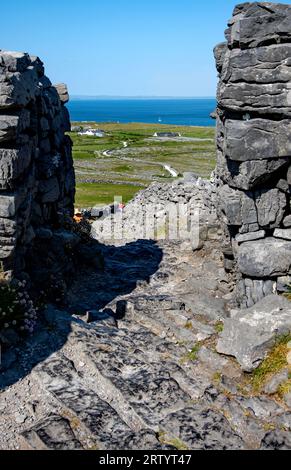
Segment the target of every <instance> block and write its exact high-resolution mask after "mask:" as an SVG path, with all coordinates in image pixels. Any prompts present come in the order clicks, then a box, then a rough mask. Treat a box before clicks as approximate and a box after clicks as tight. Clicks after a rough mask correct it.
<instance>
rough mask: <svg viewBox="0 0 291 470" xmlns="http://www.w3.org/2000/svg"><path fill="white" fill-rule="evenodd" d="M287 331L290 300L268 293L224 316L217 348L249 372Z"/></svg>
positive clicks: (289, 316) (290, 324)
mask: <svg viewBox="0 0 291 470" xmlns="http://www.w3.org/2000/svg"><path fill="white" fill-rule="evenodd" d="M290 332H291V304H290V302H289V301H288V300H287V299H285V298H283V297H278V296H268V297H265V298H264V299H263V300H261V301H260V302H258V303H257V304H256V305H254V306H253V307H251V308H250V309H247V310H241V311H239V312H237V314H236V315H235V316H233V317H232V318H230V319H226V320H225V322H224V330H223V332H222V334H221V336H220V339H219V341H218V343H217V351H218V352H219V353H222V354H227V355H230V356H234V357H236V359H237V360H238V362H239V363H240V365H241V366H242V368H243V370H244V371H246V372H251V371H252V370H254V369H256V368H257V367H258V365H259V364H260V363H261V362H262V361H263V359H264V358H265V357H266V354H267V353H268V351H269V350H270V348H271V347H272V346H273V345H274V344H275V341H276V338H278V337H280V336H282V335H288V334H289V333H290Z"/></svg>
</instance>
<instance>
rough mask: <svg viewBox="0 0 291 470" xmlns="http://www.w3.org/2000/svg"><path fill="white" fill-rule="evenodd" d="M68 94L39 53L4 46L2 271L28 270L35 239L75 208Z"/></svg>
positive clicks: (0, 84)
mask: <svg viewBox="0 0 291 470" xmlns="http://www.w3.org/2000/svg"><path fill="white" fill-rule="evenodd" d="M68 99H69V97H68V92H67V88H66V86H65V85H57V86H52V84H51V82H50V80H49V79H48V78H47V77H46V76H45V74H44V66H43V63H42V62H41V61H40V59H39V58H37V57H33V56H30V55H28V54H24V53H16V52H6V51H0V276H1V277H4V278H11V277H13V276H14V275H15V274H17V273H19V272H22V271H24V270H25V268H26V266H25V263H26V254H27V251H28V250H29V248H30V247H31V246H32V244H33V242H34V240H35V239H37V238H38V237H42V236H44V235H45V232H44V230H46V229H47V230H49V229H50V228H52V227H59V226H60V225H61V223H62V220H63V219H64V217H65V216H66V214H69V215H72V214H73V202H74V192H75V178H74V169H73V162H72V154H71V140H70V138H69V137H68V136H66V135H65V132H66V131H69V130H70V119H69V113H68V111H67V109H66V107H65V106H64V105H65V103H66V102H67V101H68ZM47 233H49V232H47Z"/></svg>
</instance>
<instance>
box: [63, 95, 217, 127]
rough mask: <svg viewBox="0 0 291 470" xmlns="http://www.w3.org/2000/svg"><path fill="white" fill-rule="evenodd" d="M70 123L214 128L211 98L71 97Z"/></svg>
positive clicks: (214, 103)
mask: <svg viewBox="0 0 291 470" xmlns="http://www.w3.org/2000/svg"><path fill="white" fill-rule="evenodd" d="M68 108H69V111H70V115H71V120H72V121H77V122H91V121H94V122H100V123H105V122H106V123H131V122H137V123H148V124H167V125H173V126H175V125H177V126H206V127H214V126H215V120H213V119H212V118H211V117H210V114H211V113H212V112H213V111H214V110H215V108H216V99H215V98H214V97H205V98H203V97H196V98H186V97H149V96H148V97H133V96H132V97H113V96H111V97H105V96H103V97H102V96H99V97H93V96H91V97H90V96H82V97H81V96H74V95H72V96H71V100H70V101H69V103H68Z"/></svg>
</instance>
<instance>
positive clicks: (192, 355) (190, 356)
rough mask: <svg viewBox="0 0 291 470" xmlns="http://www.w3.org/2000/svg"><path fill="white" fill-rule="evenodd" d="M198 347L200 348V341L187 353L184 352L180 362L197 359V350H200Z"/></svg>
mask: <svg viewBox="0 0 291 470" xmlns="http://www.w3.org/2000/svg"><path fill="white" fill-rule="evenodd" d="M200 349H201V344H200V343H197V344H195V346H194V347H193V348H192V349H191V350H190V351H188V352H187V354H185V355H184V356H183V357H182V359H181V363H182V364H185V363H186V362H194V361H197V359H198V352H199V351H200Z"/></svg>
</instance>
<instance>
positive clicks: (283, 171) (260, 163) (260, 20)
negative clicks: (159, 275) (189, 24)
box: [215, 3, 291, 307]
mask: <svg viewBox="0 0 291 470" xmlns="http://www.w3.org/2000/svg"><path fill="white" fill-rule="evenodd" d="M228 26H229V27H228V29H227V30H226V39H227V42H226V43H223V44H219V45H218V46H217V47H216V48H215V58H216V64H217V70H218V72H219V86H218V92H217V101H218V108H217V158H218V162H217V170H216V173H217V176H218V180H219V189H218V201H219V202H218V214H219V216H220V218H221V220H222V221H223V226H224V232H225V240H226V243H225V246H224V254H225V265H226V268H227V269H228V270H230V271H234V272H235V273H236V275H237V299H238V302H239V304H240V305H241V306H242V307H251V306H252V305H253V304H254V303H256V302H258V301H259V300H261V299H262V298H263V297H264V296H266V295H268V294H271V293H274V292H276V291H282V290H284V289H286V288H287V286H288V284H289V283H290V280H291V278H290V274H291V210H290V187H291V5H281V4H273V3H244V4H241V5H238V6H237V7H236V8H235V10H234V13H233V17H232V19H231V20H230V22H229V25H228Z"/></svg>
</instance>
